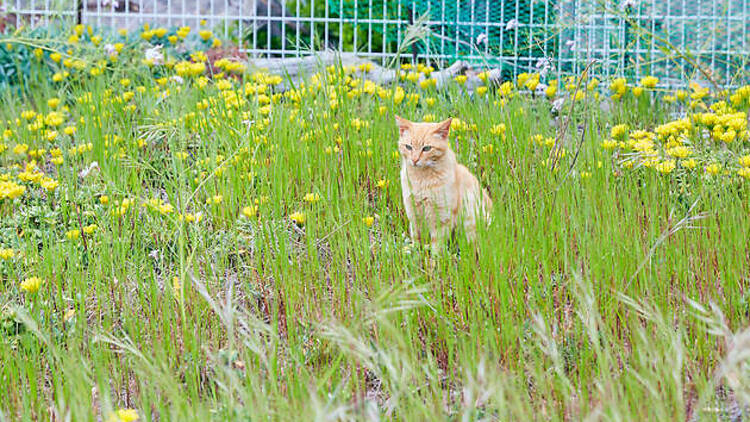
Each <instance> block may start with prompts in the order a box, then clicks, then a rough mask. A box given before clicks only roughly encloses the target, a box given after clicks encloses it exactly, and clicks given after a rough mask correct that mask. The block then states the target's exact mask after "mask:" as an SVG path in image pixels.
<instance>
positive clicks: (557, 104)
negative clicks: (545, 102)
mask: <svg viewBox="0 0 750 422" xmlns="http://www.w3.org/2000/svg"><path fill="white" fill-rule="evenodd" d="M563 103H565V98H558V99H556V100H555V102H553V103H552V112H553V113H555V112H558V111H560V110H562V106H563Z"/></svg>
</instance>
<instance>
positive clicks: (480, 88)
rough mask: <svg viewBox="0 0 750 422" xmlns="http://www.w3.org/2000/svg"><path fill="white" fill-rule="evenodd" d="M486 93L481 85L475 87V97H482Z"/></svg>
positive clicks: (485, 88) (485, 89) (484, 87)
mask: <svg viewBox="0 0 750 422" xmlns="http://www.w3.org/2000/svg"><path fill="white" fill-rule="evenodd" d="M486 93H487V87H486V86H484V85H482V86H478V87H477V95H479V96H480V97H483V96H484V95H485V94H486Z"/></svg>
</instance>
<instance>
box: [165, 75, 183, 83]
mask: <svg viewBox="0 0 750 422" xmlns="http://www.w3.org/2000/svg"><path fill="white" fill-rule="evenodd" d="M169 79H170V80H172V81H175V82H177V83H178V84H180V85H182V83H183V82H185V80H184V79H182V76H180V75H173V76H172V77H171V78H169Z"/></svg>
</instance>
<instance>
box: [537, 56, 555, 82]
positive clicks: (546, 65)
mask: <svg viewBox="0 0 750 422" xmlns="http://www.w3.org/2000/svg"><path fill="white" fill-rule="evenodd" d="M550 67H552V64H551V63H550V61H549V60H548V59H547V58H546V57H542V58H540V59H539V60H537V62H536V68H537V71H538V72H539V76H541V77H542V78H543V77H545V76H547V72H549V69H550Z"/></svg>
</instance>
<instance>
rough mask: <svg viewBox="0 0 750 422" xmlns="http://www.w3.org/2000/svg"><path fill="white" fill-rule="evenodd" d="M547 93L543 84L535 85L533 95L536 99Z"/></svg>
mask: <svg viewBox="0 0 750 422" xmlns="http://www.w3.org/2000/svg"><path fill="white" fill-rule="evenodd" d="M546 91H547V85H545V84H537V86H536V88H534V95H536V96H537V97H541V96H542V95H544V94H545V93H546Z"/></svg>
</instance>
